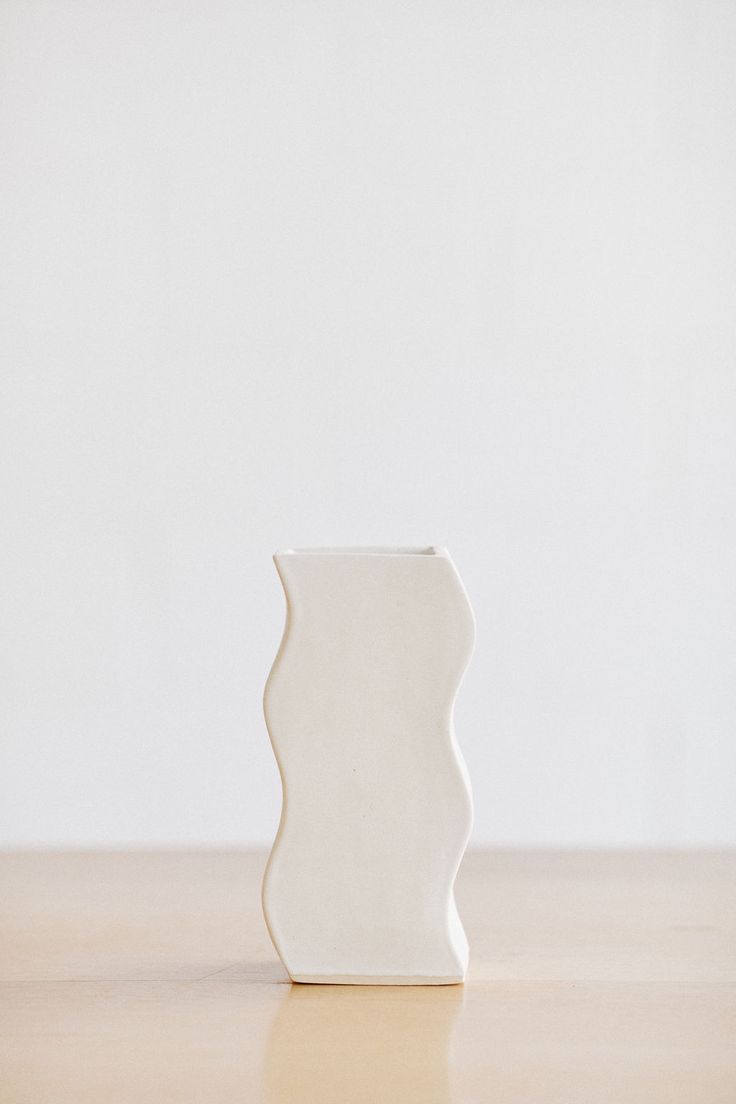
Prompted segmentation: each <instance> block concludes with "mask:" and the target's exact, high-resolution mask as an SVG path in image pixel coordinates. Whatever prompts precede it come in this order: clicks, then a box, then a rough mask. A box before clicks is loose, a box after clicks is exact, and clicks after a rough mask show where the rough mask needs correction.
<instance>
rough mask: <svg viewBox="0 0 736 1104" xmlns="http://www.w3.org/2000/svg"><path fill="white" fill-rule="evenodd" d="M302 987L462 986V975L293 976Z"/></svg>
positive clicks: (292, 978)
mask: <svg viewBox="0 0 736 1104" xmlns="http://www.w3.org/2000/svg"><path fill="white" fill-rule="evenodd" d="M290 977H291V980H292V981H294V982H297V983H298V984H300V985H462V983H463V982H464V981H465V978H464V977H463V976H462V975H456V976H447V977H444V976H443V977H438V976H422V975H406V974H396V975H388V974H377V975H375V976H374V975H372V974H291V975H290Z"/></svg>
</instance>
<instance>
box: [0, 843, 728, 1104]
mask: <svg viewBox="0 0 736 1104" xmlns="http://www.w3.org/2000/svg"><path fill="white" fill-rule="evenodd" d="M263 863H264V856H263V855H262V854H255V853H247V852H242V853H238V852H226V853H224V852H207V851H200V852H189V853H180V852H168V853H161V852H159V853H125V852H123V853H93V854H88V853H79V854H55V853H34V854H6V855H4V856H0V897H1V904H2V912H3V922H2V931H1V932H0V943H1V946H2V964H1V975H2V978H3V981H2V989H1V991H2V1026H1V1027H0V1069H1V1072H0V1101H2V1104H66V1102H67V1101H68V1102H70V1104H71V1102H74V1104H110V1102H114V1104H149V1102H150V1104H154V1102H155V1104H168V1102H172V1104H189V1102H192V1104H235V1102H237V1104H251V1102H253V1104H259V1102H262V1101H263V1102H269V1104H282V1102H292V1101H298V1102H312V1101H315V1102H317V1101H318V1102H319V1104H364V1102H365V1104H367V1102H370V1104H393V1102H396V1104H399V1102H401V1104H414V1102H417V1104H440V1102H446V1104H450V1102H460V1101H462V1102H465V1101H467V1102H471V1101H472V1102H477V1104H496V1102H497V1104H517V1102H522V1101H523V1102H524V1104H548V1102H550V1104H551V1102H554V1104H577V1102H578V1101H579V1102H581V1104H599V1102H603V1101H605V1102H609V1101H610V1102H615V1104H639V1102H641V1104H655V1102H660V1101H661V1102H666V1104H681V1102H682V1104H684V1102H687V1104H735V1102H736V855H735V854H734V853H723V852H708V853H697V852H693V853H689V854H682V853H681V854H674V853H667V854H663V853H628V854H627V853H593V852H591V853H579V852H578V853H540V852H537V853H520V852H511V851H507V852H476V853H471V854H470V855H469V856H468V857H467V859H466V861H465V863H464V866H463V869H462V873H461V876H460V879H459V882H458V902H459V905H460V910H461V913H462V916H463V918H464V920H465V923H466V927H467V930H468V935H469V938H470V944H471V972H470V978H469V980H468V982H467V984H466V985H465V986H447V987H438V988H398V987H397V988H391V987H387V988H379V987H376V988H373V987H350V986H292V985H290V984H289V983H288V982H287V980H286V977H285V975H284V972H283V970H282V968H281V966H280V964H279V962H278V960H277V959H276V956H275V953H274V951H273V949H272V947H271V944H270V942H269V939H268V935H267V933H266V930H265V928H264V925H263V921H262V919H261V913H260V904H259V879H260V875H261V870H262V867H263Z"/></svg>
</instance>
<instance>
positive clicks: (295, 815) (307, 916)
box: [263, 548, 474, 984]
mask: <svg viewBox="0 0 736 1104" xmlns="http://www.w3.org/2000/svg"><path fill="white" fill-rule="evenodd" d="M274 560H275V563H276V567H277V570H278V573H279V576H280V577H281V581H282V584H283V587H284V591H285V594H286V603H287V616H286V628H285V631H284V637H283V640H282V643H281V648H280V650H279V653H278V655H277V657H276V660H275V662H274V665H273V668H272V670H271V674H270V676H269V679H268V683H267V685H266V693H265V697H264V709H265V714H266V723H267V726H268V730H269V734H270V737H271V742H272V745H273V749H274V753H275V755H276V759H277V762H278V766H279V770H280V773H281V781H282V787H283V807H282V814H281V823H280V825H279V830H278V834H277V836H276V841H275V843H274V846H273V850H272V852H271V856H270V858H269V862H268V865H267V868H266V873H265V875H264V881H263V909H264V915H265V917H266V923H267V925H268V928H269V932H270V934H271V938H272V939H273V942H274V944H275V946H276V949H277V951H278V953H279V956H280V957H281V960H282V961H283V963H284V965H285V966H286V969H287V970H288V972H289V975H290V977H291V978H292V980H294V981H305V982H333V983H356V984H360V983H363V984H443V983H453V982H459V981H462V980H463V979H464V977H465V971H466V968H467V960H468V944H467V940H466V938H465V933H464V931H463V927H462V924H461V922H460V918H459V916H458V913H457V909H456V907H455V900H454V895H453V884H454V880H455V875H456V873H457V869H458V866H459V863H460V859H461V857H462V854H463V851H464V849H465V846H466V843H467V840H468V836H469V833H470V827H471V823H472V804H471V797H470V786H469V782H468V777H467V771H466V769H465V766H464V764H463V761H462V758H461V756H460V752H459V749H458V747H457V744H456V742H455V736H454V732H453V726H452V709H453V703H454V699H455V695H456V693H457V689H458V687H459V684H460V680H461V678H462V675H463V672H464V670H465V668H466V666H467V664H468V661H469V659H470V654H471V651H472V647H473V639H474V623H473V615H472V612H471V609H470V604H469V602H468V599H467V596H466V594H465V591H464V588H463V586H462V583H461V582H460V579H459V576H458V574H457V571H456V569H455V566H454V564H453V563H452V560H451V559H450V557H449V555H448V554H447V552H446V551H445V550H444V549H440V548H429V549H354V550H353V549H350V550H348V549H315V550H304V551H286V552H280V553H277V554H276V556H275V557H274Z"/></svg>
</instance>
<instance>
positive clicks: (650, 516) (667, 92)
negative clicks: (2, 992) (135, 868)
mask: <svg viewBox="0 0 736 1104" xmlns="http://www.w3.org/2000/svg"><path fill="white" fill-rule="evenodd" d="M0 19H1V21H2V28H1V34H0V39H1V41H2V47H1V49H2V74H3V91H2V97H1V98H0V103H1V106H0V111H1V112H2V130H3V137H2V157H1V158H0V161H1V165H0V174H1V179H2V182H1V186H0V188H1V190H0V219H1V220H2V243H1V245H2V256H3V262H2V269H3V282H4V287H3V290H2V304H1V307H2V312H3V318H2V334H3V339H2V345H3V367H2V389H3V398H2V403H3V422H4V428H3V440H4V448H5V454H6V459H5V461H4V465H3V476H2V478H3V486H2V494H3V499H2V506H1V508H0V509H1V512H0V517H1V518H2V527H3V537H2V548H1V551H0V557H1V560H0V583H1V585H2V592H3V597H2V611H1V616H2V626H3V643H2V648H3V659H4V669H5V670H6V671H7V677H6V679H5V683H4V690H3V692H2V724H3V733H2V741H1V742H2V757H3V763H2V779H1V781H0V791H1V793H0V806H1V809H2V835H1V840H2V842H4V843H5V844H6V845H34V844H41V845H80V844H81V845H108V844H129V843H132V844H141V845H143V844H162V843H163V844H191V843H195V844H200V843H201V844H240V843H251V842H266V841H268V840H269V839H270V838H271V836H272V834H273V831H274V829H275V825H276V823H277V820H278V806H279V788H278V776H277V773H276V769H275V766H274V763H273V760H272V757H271V752H270V748H269V745H268V741H267V736H266V732H265V728H264V724H263V720H262V714H261V701H260V698H261V687H262V684H263V681H264V679H265V676H266V673H267V671H268V668H269V666H270V662H271V659H272V657H273V655H274V653H275V650H276V647H277V644H278V640H279V638H280V634H281V627H282V618H283V600H282V595H281V592H280V589H279V586H278V582H277V578H276V574H275V571H274V569H273V567H272V564H271V562H270V559H269V557H270V553H271V552H272V551H273V550H274V549H275V548H277V547H279V546H284V545H291V546H293V545H297V546H298V545H317V544H363V543H366V544H374V543H376V544H380V543H396V544H402V543H403V544H421V543H444V544H447V545H448V546H449V548H450V550H451V552H452V553H453V555H454V558H455V560H456V562H457V564H458V566H459V568H460V571H461V573H462V574H463V576H464V579H465V582H466V585H467V588H468V590H469V592H470V595H471V597H472V599H473V600H474V605H475V609H476V614H477V619H478V626H479V635H478V645H477V651H476V656H475V660H474V663H473V666H472V668H471V670H470V672H469V674H468V677H467V680H466V683H465V685H464V688H463V691H462V693H461V698H460V700H459V702H458V708H457V712H456V726H457V730H458V735H459V738H460V741H461V743H462V745H463V747H464V750H465V752H466V756H467V759H468V762H469V766H470V769H471V772H472V775H473V778H474V784H475V794H476V805H477V813H476V841H477V842H500V843H504V844H530V843H543V844H557V843H562V844H599V843H604V844H619V843H636V844H638V843H644V844H661V843H665V844H682V843H687V844H718V843H727V842H730V843H736V797H735V792H734V776H735V774H736V744H735V739H734V737H735V730H736V571H735V567H736V514H735V509H734V508H735V506H736V496H735V491H736V432H735V431H736V359H735V354H736V313H735V311H734V301H735V300H734V293H735V291H736V202H735V200H736V66H735V65H734V57H736V6H734V5H733V4H728V3H723V2H716V0H706V2H703V0H689V2H686V3H678V2H676V0H674V2H672V0H667V2H656V3H640V2H638V0H631V2H623V3H622V2H620V0H606V2H601V0H599V2H592V3H591V2H588V0H581V2H579V3H575V2H562V0H556V2H553V3H547V2H543V0H538V2H536V3H528V2H524V0H522V2H519V0H506V2H504V3H493V2H491V3H482V2H479V0H478V2H472V3H471V2H469V0H430V2H425V0H413V2H409V3H396V2H395V0H379V2H378V3H373V2H368V3H363V2H359V3H346V2H344V0H332V2H309V3H307V2H303V0H284V2H276V3H272V2H270V0H258V2H253V0H251V2H250V3H240V2H239V0H238V2H236V0H212V2H211V0H200V2H193V0H186V2H185V0H180V2H164V0H153V2H151V0H120V2H118V0H103V2H100V0H94V2H92V0H89V2H74V3H72V2H68V3H51V2H49V3H40V2H37V0H5V3H4V4H3V5H2V8H1V9H0Z"/></svg>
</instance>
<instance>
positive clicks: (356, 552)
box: [276, 544, 447, 556]
mask: <svg viewBox="0 0 736 1104" xmlns="http://www.w3.org/2000/svg"><path fill="white" fill-rule="evenodd" d="M276 555H277V556H446V555H447V551H446V549H444V548H441V547H439V546H437V545H433V544H431V545H427V546H426V547H423V548H401V547H391V546H388V545H386V546H384V545H365V546H363V547H360V546H356V547H351V548H282V549H281V550H280V551H278V552H277V553H276Z"/></svg>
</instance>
